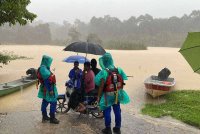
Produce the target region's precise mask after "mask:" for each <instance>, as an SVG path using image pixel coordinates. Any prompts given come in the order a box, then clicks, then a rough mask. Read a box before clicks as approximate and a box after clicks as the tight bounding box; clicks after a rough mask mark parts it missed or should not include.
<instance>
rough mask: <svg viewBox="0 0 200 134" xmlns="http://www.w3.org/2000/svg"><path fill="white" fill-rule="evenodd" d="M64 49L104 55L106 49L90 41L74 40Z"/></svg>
mask: <svg viewBox="0 0 200 134" xmlns="http://www.w3.org/2000/svg"><path fill="white" fill-rule="evenodd" d="M64 51H73V52H79V53H86V54H95V55H103V54H105V53H106V51H105V50H104V49H103V48H102V47H101V46H100V45H98V44H94V43H89V42H74V43H71V44H70V45H68V46H67V47H66V48H65V49H64Z"/></svg>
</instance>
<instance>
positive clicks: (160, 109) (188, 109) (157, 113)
mask: <svg viewBox="0 0 200 134" xmlns="http://www.w3.org/2000/svg"><path fill="white" fill-rule="evenodd" d="M165 99H166V102H165V103H162V104H157V105H154V104H146V105H145V107H144V108H143V109H142V110H141V111H142V113H143V114H146V115H150V116H152V117H156V118H159V117H162V116H172V117H173V118H175V119H178V120H181V121H182V122H185V123H187V124H190V125H192V126H196V127H198V128H200V91H194V90H182V91H174V92H172V93H170V94H168V95H166V96H165Z"/></svg>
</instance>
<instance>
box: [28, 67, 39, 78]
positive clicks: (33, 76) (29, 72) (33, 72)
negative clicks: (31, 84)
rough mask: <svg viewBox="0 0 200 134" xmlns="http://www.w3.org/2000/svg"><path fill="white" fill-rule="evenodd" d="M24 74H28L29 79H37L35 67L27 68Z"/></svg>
mask: <svg viewBox="0 0 200 134" xmlns="http://www.w3.org/2000/svg"><path fill="white" fill-rule="evenodd" d="M26 74H27V75H29V76H30V78H31V79H37V69H35V68H30V69H28V70H27V71H26Z"/></svg>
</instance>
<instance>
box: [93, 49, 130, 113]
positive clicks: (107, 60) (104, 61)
mask: <svg viewBox="0 0 200 134" xmlns="http://www.w3.org/2000/svg"><path fill="white" fill-rule="evenodd" d="M99 64H100V66H101V68H102V70H101V71H100V72H99V73H98V74H97V75H96V77H95V84H96V85H97V86H100V82H101V79H102V78H103V79H104V81H105V82H106V80H107V77H108V72H107V70H106V69H109V70H113V69H115V66H114V63H113V59H112V56H111V54H110V53H105V54H104V55H103V56H102V57H100V58H99ZM117 69H118V73H119V74H120V75H121V76H122V78H123V80H127V76H126V74H125V73H124V71H123V70H122V69H121V68H117ZM104 95H105V93H104V91H103V93H102V97H101V100H100V102H99V106H100V109H101V110H105V109H106V108H107V107H109V106H112V105H113V104H114V103H115V95H111V96H110V95H106V99H107V105H106V103H105V96H104ZM118 102H120V103H121V104H127V103H129V102H130V98H129V96H128V95H127V93H126V92H125V91H124V90H123V89H120V90H118Z"/></svg>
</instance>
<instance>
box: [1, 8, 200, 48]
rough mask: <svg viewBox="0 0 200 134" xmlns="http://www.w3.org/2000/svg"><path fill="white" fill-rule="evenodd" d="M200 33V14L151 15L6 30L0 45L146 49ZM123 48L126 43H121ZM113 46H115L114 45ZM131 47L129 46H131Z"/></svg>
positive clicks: (177, 42) (177, 43)
mask: <svg viewBox="0 0 200 134" xmlns="http://www.w3.org/2000/svg"><path fill="white" fill-rule="evenodd" d="M194 31H200V11H198V10H194V11H193V12H192V13H191V14H189V15H186V14H185V15H183V16H182V17H176V16H173V17H170V18H153V16H151V15H149V14H145V15H141V16H139V17H134V16H131V17H130V18H129V19H127V20H123V21H121V20H120V19H118V18H116V17H111V16H109V15H106V16H104V17H99V18H97V17H92V18H91V20H90V22H89V23H85V22H82V21H81V20H78V19H77V20H76V21H75V22H74V23H73V24H70V23H69V22H67V21H64V22H63V24H57V23H53V22H52V23H48V24H43V23H37V24H34V26H33V25H32V26H31V25H26V26H19V25H17V26H14V27H9V26H3V27H1V28H0V42H2V43H4V42H8V43H23V44H24V43H26V44H48V43H54V44H63V45H66V44H67V43H70V42H73V41H80V40H82V41H89V42H97V43H100V44H103V45H105V44H108V43H109V42H113V41H114V42H115V41H119V42H127V43H125V44H130V43H131V42H132V43H133V44H143V45H144V44H145V45H146V46H168V47H180V46H181V45H182V43H183V41H184V39H185V37H186V35H187V33H188V32H194ZM122 44H123V43H122ZM112 46H113V43H112ZM129 46H130V45H129Z"/></svg>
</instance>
